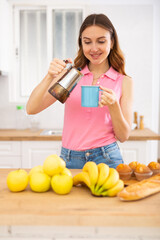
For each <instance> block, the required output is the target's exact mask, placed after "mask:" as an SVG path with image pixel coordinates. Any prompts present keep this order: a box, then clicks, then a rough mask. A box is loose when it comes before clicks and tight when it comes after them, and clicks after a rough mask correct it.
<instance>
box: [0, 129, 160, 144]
mask: <svg viewBox="0 0 160 240" xmlns="http://www.w3.org/2000/svg"><path fill="white" fill-rule="evenodd" d="M42 131H43V129H41V130H38V131H36V132H32V131H30V130H29V129H25V130H15V129H0V141H61V140H62V136H61V135H51V136H46V135H40V134H41V132H42ZM128 140H129V141H145V140H160V135H158V134H157V133H155V132H153V131H152V130H150V129H148V128H145V129H143V130H140V129H135V130H132V131H131V134H130V136H129V139H128Z"/></svg>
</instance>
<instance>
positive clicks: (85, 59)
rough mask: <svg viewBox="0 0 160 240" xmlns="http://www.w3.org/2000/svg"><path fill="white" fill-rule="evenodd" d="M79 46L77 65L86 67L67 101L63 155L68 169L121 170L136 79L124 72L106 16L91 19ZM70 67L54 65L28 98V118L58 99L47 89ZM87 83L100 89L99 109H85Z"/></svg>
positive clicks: (85, 24) (60, 62) (57, 61)
mask: <svg viewBox="0 0 160 240" xmlns="http://www.w3.org/2000/svg"><path fill="white" fill-rule="evenodd" d="M78 43H79V51H78V54H77V57H76V59H75V60H74V65H75V67H80V68H82V71H81V72H82V73H83V75H84V76H83V77H82V78H81V80H80V81H79V83H78V84H77V86H76V87H75V88H74V90H73V91H72V92H71V94H70V97H69V98H68V99H67V101H66V103H65V114H64V126H63V136H62V149H61V157H62V158H63V159H64V160H65V161H66V166H67V167H68V168H82V167H83V166H84V164H85V163H86V162H87V161H94V162H96V163H97V164H98V163H100V162H104V163H106V164H108V165H109V166H110V167H113V168H116V166H117V165H119V164H120V163H123V159H122V156H121V153H120V149H119V147H118V144H117V140H119V141H120V142H124V141H126V140H127V139H128V137H129V133H130V130H131V125H132V96H133V93H132V88H133V87H132V79H131V78H130V77H128V76H127V75H126V73H125V70H124V67H125V63H124V56H123V54H122V52H121V50H120V47H119V43H118V37H117V33H116V30H115V28H114V26H113V25H112V23H111V21H110V20H109V19H108V18H107V16H105V15H103V14H91V15H89V16H88V17H87V18H86V19H85V20H84V22H83V23H82V26H81V28H80V32H79V39H78ZM68 60H69V61H70V62H72V61H71V59H68ZM65 67H66V64H65V63H64V61H63V60H60V59H54V60H53V61H52V62H51V64H50V67H49V70H48V73H47V75H46V77H45V78H44V79H43V80H42V82H41V83H40V84H39V85H38V86H37V87H36V88H35V89H34V91H33V92H32V94H31V96H30V98H29V101H28V103H27V112H28V114H36V113H38V112H40V111H42V110H43V109H45V108H47V107H48V106H50V105H51V104H53V103H54V102H55V101H56V99H55V98H53V97H52V96H51V95H50V94H49V93H48V89H49V88H50V86H51V85H53V83H54V82H56V81H57V80H56V77H57V76H60V74H61V73H62V71H63V70H64V68H65ZM82 85H97V86H100V88H101V89H102V90H103V91H102V94H101V99H100V101H99V107H96V108H84V107H81V86H82Z"/></svg>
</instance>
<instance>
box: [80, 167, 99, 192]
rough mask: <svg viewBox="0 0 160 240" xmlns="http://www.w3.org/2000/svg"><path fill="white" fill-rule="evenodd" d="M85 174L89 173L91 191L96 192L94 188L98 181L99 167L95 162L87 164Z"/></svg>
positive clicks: (84, 168)
mask: <svg viewBox="0 0 160 240" xmlns="http://www.w3.org/2000/svg"><path fill="white" fill-rule="evenodd" d="M83 172H87V173H88V174H89V178H90V183H91V185H90V189H91V191H92V193H93V192H94V186H95V184H96V183H97V179H98V167H97V164H96V163H95V162H87V163H86V164H85V165H84V167H83Z"/></svg>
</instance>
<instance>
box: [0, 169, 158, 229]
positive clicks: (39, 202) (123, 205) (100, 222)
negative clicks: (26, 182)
mask: <svg viewBox="0 0 160 240" xmlns="http://www.w3.org/2000/svg"><path fill="white" fill-rule="evenodd" d="M11 170H12V169H0V225H3V226H4V225H8V226H13V225H14V226H15V225H32V226H38V225H41V226H42V225H43V226H62V225H63V226H108V227H111V226H113V227H118V226H119V227H122V226H123V227H160V214H159V210H158V209H159V206H160V204H159V203H160V193H157V194H155V195H152V196H150V197H148V198H145V199H143V200H139V201H133V202H121V201H120V200H119V199H118V198H117V197H113V198H108V197H100V198H99V197H94V196H92V195H91V193H90V191H89V189H87V188H85V187H73V188H72V190H71V192H70V193H69V194H68V195H57V194H55V193H54V192H53V191H52V190H50V191H49V192H46V193H34V192H32V191H31V190H30V188H29V186H28V188H27V189H26V190H25V191H23V192H19V193H12V192H10V191H9V190H8V188H7V184H6V177H7V174H8V172H9V171H11ZM71 171H72V173H73V175H74V174H76V173H77V172H78V171H79V170H71Z"/></svg>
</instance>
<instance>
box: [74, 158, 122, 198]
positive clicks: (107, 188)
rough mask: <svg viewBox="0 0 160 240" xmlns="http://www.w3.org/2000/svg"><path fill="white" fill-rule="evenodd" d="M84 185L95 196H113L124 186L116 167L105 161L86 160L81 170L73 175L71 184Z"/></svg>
mask: <svg viewBox="0 0 160 240" xmlns="http://www.w3.org/2000/svg"><path fill="white" fill-rule="evenodd" d="M79 184H81V185H83V184H84V185H86V186H87V187H88V188H89V189H90V190H91V192H92V194H93V195H96V196H108V197H114V196H116V195H117V193H118V192H120V191H121V190H122V189H123V188H124V183H123V181H122V180H120V179H119V174H118V172H117V170H116V169H114V168H109V166H108V165H107V164H105V163H99V164H98V165H97V164H96V163H95V162H87V163H86V164H85V165H84V167H83V169H82V172H80V173H78V174H76V175H75V176H74V177H73V185H74V186H77V185H79Z"/></svg>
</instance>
